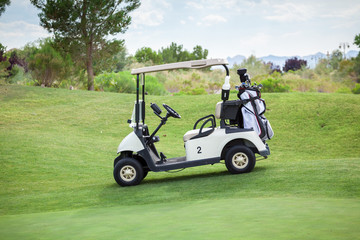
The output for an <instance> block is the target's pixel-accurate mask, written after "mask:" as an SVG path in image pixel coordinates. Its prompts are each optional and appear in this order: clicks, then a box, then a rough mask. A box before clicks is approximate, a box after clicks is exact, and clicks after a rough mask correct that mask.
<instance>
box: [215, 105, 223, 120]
mask: <svg viewBox="0 0 360 240" xmlns="http://www.w3.org/2000/svg"><path fill="white" fill-rule="evenodd" d="M222 103H223V102H218V103H217V104H216V107H215V117H216V118H217V119H220V116H221V109H222Z"/></svg>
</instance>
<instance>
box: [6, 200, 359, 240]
mask: <svg viewBox="0 0 360 240" xmlns="http://www.w3.org/2000/svg"><path fill="white" fill-rule="evenodd" d="M359 214H360V202H359V201H358V200H349V199H317V198H312V199H310V198H281V199H280V198H246V199H243V198H242V199H232V198H229V199H220V200H219V199H215V200H204V201H192V202H183V203H181V202H175V203H174V202H162V203H158V204H147V205H138V206H122V207H112V208H96V209H83V210H73V211H65V212H53V213H38V214H26V215H13V216H5V217H4V216H3V217H0V236H2V239H99V238H101V239H357V238H358V236H359V234H360V230H359V228H358V226H359V224H360V220H359Z"/></svg>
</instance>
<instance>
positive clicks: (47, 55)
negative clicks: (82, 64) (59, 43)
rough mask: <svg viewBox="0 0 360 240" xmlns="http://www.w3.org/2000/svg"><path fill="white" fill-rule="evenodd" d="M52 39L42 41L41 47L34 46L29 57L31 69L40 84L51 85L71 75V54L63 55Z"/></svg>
mask: <svg viewBox="0 0 360 240" xmlns="http://www.w3.org/2000/svg"><path fill="white" fill-rule="evenodd" d="M53 44H54V43H53V42H52V40H51V39H45V40H44V41H42V42H40V46H39V48H34V49H33V52H32V53H31V55H30V56H29V58H28V61H29V69H30V70H31V73H32V75H33V77H34V79H36V80H37V84H38V85H44V86H45V87H51V86H52V85H53V84H54V82H55V81H57V83H58V84H60V82H61V81H62V80H63V79H64V78H66V77H67V76H69V75H70V68H71V66H72V61H71V58H70V56H69V55H67V56H66V57H62V56H61V54H60V53H59V52H58V51H57V50H56V49H55V48H54V47H53Z"/></svg>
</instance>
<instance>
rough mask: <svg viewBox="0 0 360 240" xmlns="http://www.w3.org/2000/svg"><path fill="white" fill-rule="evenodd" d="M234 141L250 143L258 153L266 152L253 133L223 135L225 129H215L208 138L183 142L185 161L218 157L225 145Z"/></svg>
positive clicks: (263, 145)
mask: <svg viewBox="0 0 360 240" xmlns="http://www.w3.org/2000/svg"><path fill="white" fill-rule="evenodd" d="M235 139H245V140H248V141H249V142H251V143H252V144H253V145H254V146H255V147H256V148H257V149H258V151H259V152H261V151H266V145H265V144H264V143H263V142H262V141H261V139H260V138H259V136H258V135H257V133H256V132H255V131H249V132H237V133H228V134H226V133H225V129H223V128H216V129H215V131H214V132H213V133H212V134H210V135H209V136H206V137H202V138H196V139H191V140H188V141H186V142H185V148H186V160H187V161H193V160H201V159H208V158H215V157H220V155H221V152H222V150H223V148H224V147H225V145H226V144H227V143H229V142H230V141H232V140H235Z"/></svg>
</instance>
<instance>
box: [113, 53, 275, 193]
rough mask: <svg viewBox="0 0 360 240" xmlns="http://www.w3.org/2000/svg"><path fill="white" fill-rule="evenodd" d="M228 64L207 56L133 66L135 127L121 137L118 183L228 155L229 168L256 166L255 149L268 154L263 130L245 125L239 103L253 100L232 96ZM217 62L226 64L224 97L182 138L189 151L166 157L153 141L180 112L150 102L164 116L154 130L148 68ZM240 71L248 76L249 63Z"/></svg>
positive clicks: (116, 168)
mask: <svg viewBox="0 0 360 240" xmlns="http://www.w3.org/2000/svg"><path fill="white" fill-rule="evenodd" d="M227 64H228V63H227V61H226V60H223V59H207V60H195V61H186V62H178V63H171V64H164V65H158V66H151V67H144V68H139V69H134V70H132V72H131V74H133V75H137V78H136V85H137V88H136V102H135V105H134V109H133V115H132V119H131V120H128V123H129V124H130V127H132V128H133V131H132V132H131V133H130V134H129V135H127V136H126V137H125V138H124V139H123V140H122V142H121V143H120V145H119V147H118V150H117V153H118V154H119V155H118V157H117V158H116V159H115V160H114V178H115V180H116V182H117V183H118V184H119V185H121V186H131V185H137V184H139V183H140V182H141V181H142V180H143V179H144V178H145V177H146V175H147V173H148V172H149V171H153V172H159V171H169V170H174V169H183V168H189V167H195V166H201V165H207V164H215V163H219V162H220V161H221V160H225V164H226V167H227V169H228V171H229V172H230V173H235V174H236V173H246V172H250V171H251V170H252V169H253V168H254V166H255V162H256V159H255V154H259V155H261V156H263V157H265V158H267V156H268V155H270V150H269V147H268V145H267V144H266V142H265V140H264V138H263V137H261V136H259V133H257V132H256V131H255V130H254V129H253V128H244V124H243V123H242V121H243V120H241V119H242V117H241V115H242V114H241V111H240V109H241V107H242V106H243V105H244V104H245V103H250V102H249V100H245V101H244V100H241V99H240V97H239V99H238V100H233V101H228V98H229V92H230V84H229V80H230V76H229V70H228V68H227V66H226V65H227ZM216 65H222V66H223V67H224V68H225V70H226V77H225V83H224V85H223V88H222V93H221V98H222V101H221V102H219V103H217V105H216V107H215V106H214V107H215V108H216V110H215V115H213V114H210V115H208V116H205V117H203V118H200V119H199V120H198V121H197V122H196V123H195V124H194V127H193V129H192V130H190V131H188V132H186V133H185V135H184V137H183V140H184V145H185V150H186V156H184V157H177V158H171V159H167V158H166V156H165V155H164V154H163V153H162V152H160V153H158V151H157V150H156V147H155V143H156V142H158V141H159V137H158V136H156V133H157V132H158V131H159V129H160V128H161V127H162V126H163V125H164V124H165V123H166V121H167V120H168V119H169V118H170V117H173V118H181V116H180V114H179V113H177V112H176V111H175V110H174V109H172V108H171V107H170V106H168V105H166V104H163V107H164V108H165V110H166V115H165V116H161V113H162V111H161V109H160V108H159V106H158V105H156V104H155V103H153V104H151V105H150V107H151V108H152V110H153V111H154V114H156V115H157V116H158V117H159V118H160V124H159V126H158V127H157V128H156V129H155V131H154V132H153V133H151V134H150V132H149V129H148V126H147V125H146V124H145V82H146V80H145V73H150V72H156V71H164V70H173V69H181V68H182V69H200V68H206V67H211V66H216ZM244 70H245V72H244ZM238 74H239V75H240V78H241V77H242V78H244V77H246V76H247V75H246V69H242V71H240V72H239V71H238ZM140 85H141V86H140ZM140 92H141V93H140ZM140 96H141V97H142V99H140ZM249 96H250V95H249ZM254 99H255V98H254ZM256 99H259V98H256ZM215 118H217V119H220V126H219V127H216V120H215ZM260 135H261V134H260ZM268 139H269V138H268Z"/></svg>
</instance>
